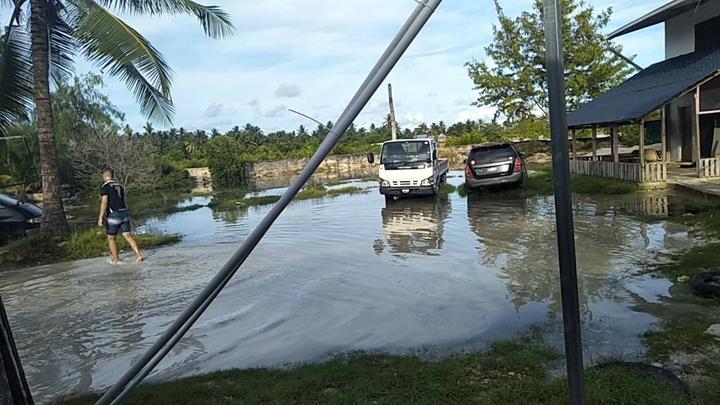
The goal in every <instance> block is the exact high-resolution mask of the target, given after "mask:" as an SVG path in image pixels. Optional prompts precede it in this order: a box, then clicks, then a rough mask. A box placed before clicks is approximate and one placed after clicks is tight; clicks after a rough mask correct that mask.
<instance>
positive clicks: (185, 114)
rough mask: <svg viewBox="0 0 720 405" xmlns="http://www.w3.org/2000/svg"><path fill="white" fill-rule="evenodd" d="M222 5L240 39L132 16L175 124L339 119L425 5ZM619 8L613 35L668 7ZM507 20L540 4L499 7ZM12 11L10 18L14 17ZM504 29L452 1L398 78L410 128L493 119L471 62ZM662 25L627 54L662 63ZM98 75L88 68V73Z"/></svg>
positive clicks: (132, 108)
mask: <svg viewBox="0 0 720 405" xmlns="http://www.w3.org/2000/svg"><path fill="white" fill-rule="evenodd" d="M199 2H200V3H203V4H215V5H219V6H221V7H223V8H224V9H225V10H226V11H227V12H229V13H230V14H231V15H232V18H233V22H234V24H235V26H236V27H237V34H236V35H235V36H234V37H231V38H229V39H224V40H211V39H209V38H207V37H205V36H204V35H203V33H202V30H201V28H200V26H199V24H197V23H196V21H195V20H193V19H191V18H189V17H185V16H181V17H163V18H156V17H152V18H151V17H130V16H125V17H126V18H125V19H126V21H128V22H129V23H131V24H132V25H133V26H135V27H136V28H137V29H138V30H139V31H140V32H141V33H143V35H145V36H146V37H147V38H149V39H150V40H151V42H152V43H153V44H154V45H155V46H156V47H157V48H158V49H160V50H161V51H162V52H163V54H164V55H165V57H166V59H167V60H168V62H169V63H170V65H171V66H172V67H173V69H174V72H175V74H174V87H173V98H174V101H175V105H176V109H177V114H176V117H175V120H174V122H173V124H174V126H176V127H180V126H183V127H185V128H187V129H197V128H202V129H210V128H213V127H215V128H218V129H220V130H226V129H228V128H230V127H232V126H233V125H243V124H244V123H246V122H251V123H253V124H257V125H259V126H261V127H262V128H263V129H265V130H266V131H271V130H278V129H288V130H291V129H294V128H297V127H298V126H299V125H300V124H305V125H306V126H314V124H313V123H312V122H309V121H307V120H306V119H304V118H302V117H298V116H296V115H294V114H292V113H289V112H288V111H287V109H288V108H294V109H298V110H301V111H303V112H305V113H307V114H309V115H311V116H313V117H315V118H317V119H318V120H320V121H323V122H324V121H328V120H333V121H334V120H335V119H336V118H337V116H338V115H339V113H340V112H341V111H342V109H343V108H344V107H345V105H346V103H347V101H348V100H349V99H350V98H351V96H352V94H353V93H354V92H355V90H356V89H357V87H358V85H359V84H360V83H361V82H362V80H363V79H364V77H365V75H366V74H367V72H368V71H369V69H370V68H371V67H372V65H373V64H374V63H375V60H376V58H377V57H378V56H379V55H380V54H381V53H382V51H383V50H384V49H385V47H386V46H387V43H388V42H389V41H390V39H391V38H392V36H393V35H394V34H395V32H396V30H397V29H398V28H399V26H400V25H401V24H402V22H403V21H404V20H405V18H406V17H407V15H408V14H409V13H410V12H411V11H412V9H413V8H414V7H415V5H416V3H415V1H414V0H364V1H338V0H262V1H237V0H199ZM588 3H590V4H591V5H593V6H595V7H596V8H605V7H612V8H613V9H614V14H613V18H612V22H611V24H610V26H609V27H608V31H612V30H613V29H614V28H617V27H619V26H621V25H623V24H625V23H627V22H629V21H631V20H633V19H635V18H637V17H639V16H641V15H643V14H644V13H646V12H648V11H650V10H652V9H654V8H656V7H658V6H660V5H662V4H663V3H665V1H664V0H638V1H632V2H628V1H622V0H609V1H599V0H589V1H588ZM501 4H502V5H503V7H504V8H505V11H506V13H507V14H508V15H513V16H514V15H516V14H518V13H519V12H520V11H521V10H523V9H528V8H529V7H530V4H531V1H530V0H512V1H511V0H501ZM2 11H3V13H2V14H3V16H2V17H3V20H4V19H5V18H4V15H5V14H6V11H7V10H2ZM495 21H496V16H495V11H494V6H493V3H492V1H491V0H482V1H477V0H445V1H444V2H443V4H442V5H441V6H440V8H439V10H438V11H437V13H436V14H435V15H434V16H433V18H432V20H431V21H430V23H429V24H428V26H427V27H426V29H425V30H424V31H423V32H422V33H421V34H420V35H419V36H418V38H417V40H416V41H415V43H414V44H413V46H412V47H411V48H410V50H409V51H408V53H407V54H406V55H405V57H404V58H403V59H402V60H401V62H400V63H399V64H398V65H397V67H396V68H395V70H394V71H393V73H392V74H391V76H390V78H389V81H390V82H391V83H392V84H393V88H394V92H395V99H396V109H397V113H398V118H399V121H400V124H401V125H402V126H403V127H413V126H415V125H417V124H418V123H420V122H423V121H427V122H430V121H437V120H444V121H446V122H448V123H451V122H455V121H458V120H465V119H468V118H472V119H476V118H489V117H491V116H492V113H493V110H492V109H491V108H486V107H484V108H478V107H474V106H471V105H470V103H471V102H472V101H473V100H474V99H475V95H474V92H473V90H472V82H471V81H470V79H469V78H468V76H467V74H466V71H465V68H464V67H463V64H464V63H465V62H466V61H468V60H470V59H472V58H478V59H482V58H483V57H484V51H483V49H484V47H485V46H486V45H487V44H488V43H489V41H490V39H491V35H492V31H491V26H492V24H493V23H494V22H495ZM662 29H663V28H662V26H661V25H660V26H656V27H652V28H648V29H645V30H642V31H641V32H637V33H633V34H630V35H627V36H625V37H622V38H621V39H620V40H619V41H618V42H619V43H621V44H622V45H623V46H624V47H625V53H626V54H628V55H634V54H637V59H636V60H637V61H638V63H640V64H641V65H643V66H647V65H648V64H650V63H653V62H655V61H658V60H660V59H662V57H663V33H662ZM88 70H93V71H96V72H97V69H92V67H91V66H90V65H87V64H85V63H79V64H78V72H80V73H81V72H84V71H88ZM106 82H107V88H106V89H105V91H106V92H107V93H108V94H109V95H110V97H111V99H112V100H113V102H114V103H115V104H117V105H118V106H119V107H120V108H121V109H122V110H123V111H125V112H126V114H127V122H128V124H130V125H131V126H132V127H133V128H135V129H136V130H139V129H140V127H141V126H142V125H143V124H144V123H145V121H146V119H145V118H144V117H143V116H142V115H141V114H140V113H139V108H138V106H137V105H136V104H135V103H134V101H133V98H132V96H131V94H130V93H129V92H128V91H127V90H126V89H125V87H124V85H123V84H122V83H119V82H117V81H116V80H115V79H113V78H110V77H109V78H107V79H106ZM386 98H387V97H386V86H383V87H381V89H380V91H379V92H378V94H376V95H375V97H374V98H373V100H372V101H371V102H370V104H369V105H368V106H367V107H366V108H365V110H364V111H363V113H362V114H361V115H360V117H359V118H358V120H357V121H356V123H357V124H359V125H366V124H369V123H370V122H381V121H382V119H383V117H384V116H385V115H386V114H387V101H386Z"/></svg>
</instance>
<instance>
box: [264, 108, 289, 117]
mask: <svg viewBox="0 0 720 405" xmlns="http://www.w3.org/2000/svg"><path fill="white" fill-rule="evenodd" d="M285 112H287V106H284V105H276V106H275V107H273V108H272V109H270V110H269V111H267V112H265V113H264V114H263V117H268V118H275V117H279V116H281V115H282V114H283V113H285Z"/></svg>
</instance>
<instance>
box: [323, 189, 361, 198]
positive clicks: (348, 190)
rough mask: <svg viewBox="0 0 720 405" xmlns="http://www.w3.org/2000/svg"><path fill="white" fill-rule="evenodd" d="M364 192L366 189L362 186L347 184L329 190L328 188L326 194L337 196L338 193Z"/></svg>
mask: <svg viewBox="0 0 720 405" xmlns="http://www.w3.org/2000/svg"><path fill="white" fill-rule="evenodd" d="M366 192H367V190H365V189H364V188H360V187H353V186H347V187H340V188H333V189H331V190H328V191H327V195H328V196H330V197H334V196H338V195H348V194H363V193H366Z"/></svg>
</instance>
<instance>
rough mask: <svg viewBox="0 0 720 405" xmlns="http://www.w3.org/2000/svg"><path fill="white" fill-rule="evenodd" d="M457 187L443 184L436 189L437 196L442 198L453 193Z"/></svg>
mask: <svg viewBox="0 0 720 405" xmlns="http://www.w3.org/2000/svg"><path fill="white" fill-rule="evenodd" d="M456 190H457V187H455V186H453V185H452V184H448V183H444V184H442V185H441V186H440V187H439V188H438V196H440V197H443V196H447V195H450V194H452V193H454V192H455V191H456Z"/></svg>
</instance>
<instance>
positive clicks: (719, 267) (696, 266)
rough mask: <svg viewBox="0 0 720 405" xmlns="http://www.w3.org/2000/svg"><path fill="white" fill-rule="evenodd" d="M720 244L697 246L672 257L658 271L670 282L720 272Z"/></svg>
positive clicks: (712, 243) (658, 267)
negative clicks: (708, 272)
mask: <svg viewBox="0 0 720 405" xmlns="http://www.w3.org/2000/svg"><path fill="white" fill-rule="evenodd" d="M718 252H720V242H710V243H708V244H705V245H701V246H696V247H693V248H690V249H688V250H685V251H683V252H680V253H677V254H674V255H673V256H671V260H670V261H669V262H668V263H663V264H661V265H659V266H657V271H659V272H660V273H661V274H663V275H665V276H666V277H668V278H669V279H670V280H677V279H678V277H681V276H688V277H692V276H694V275H696V274H698V273H704V272H706V271H720V254H718Z"/></svg>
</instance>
